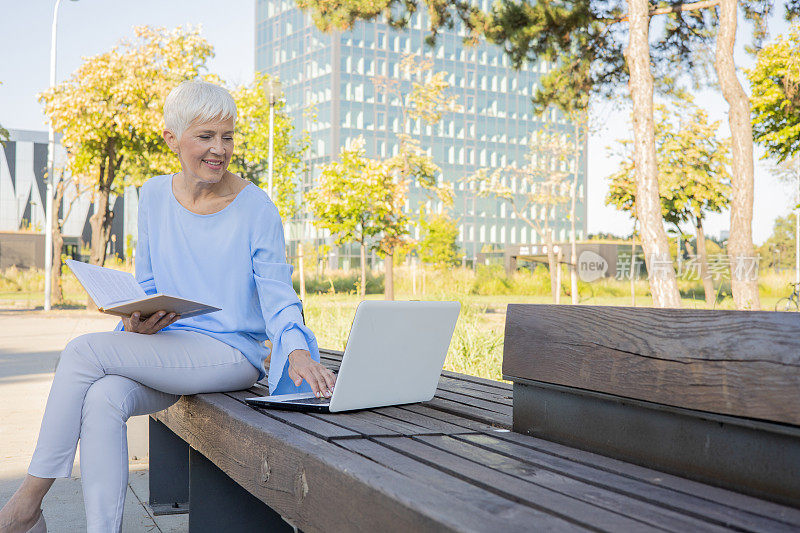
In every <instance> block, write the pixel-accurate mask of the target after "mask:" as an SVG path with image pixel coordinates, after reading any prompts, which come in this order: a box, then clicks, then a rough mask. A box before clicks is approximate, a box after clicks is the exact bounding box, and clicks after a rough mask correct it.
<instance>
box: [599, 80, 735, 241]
mask: <svg viewBox="0 0 800 533" xmlns="http://www.w3.org/2000/svg"><path fill="white" fill-rule="evenodd" d="M656 114H657V117H656V131H655V137H656V153H657V157H658V173H659V194H660V196H661V207H662V215H663V217H664V220H665V221H666V222H668V223H671V224H675V225H678V224H680V223H681V222H692V223H694V222H696V221H697V220H702V219H703V218H704V217H705V214H706V213H708V212H716V213H718V212H720V211H722V210H723V209H725V208H727V206H728V203H729V199H730V194H731V190H730V174H729V173H728V166H729V164H730V156H729V152H730V147H729V141H727V140H725V141H720V140H718V139H717V138H716V131H717V129H718V128H719V122H718V121H715V122H709V119H708V114H707V113H706V112H705V111H703V110H702V109H700V108H699V107H697V106H696V105H694V103H693V101H692V100H691V98H690V97H689V96H688V95H686V94H685V93H681V94H679V95H678V97H677V98H676V100H675V102H674V103H673V106H672V107H667V106H665V105H660V106H657V108H656ZM630 144H631V141H629V140H623V141H620V145H621V146H622V148H623V152H624V156H625V159H624V160H623V161H622V164H621V166H620V169H619V171H617V172H616V173H614V174H612V175H611V176H610V177H609V180H610V182H611V183H610V185H609V192H608V195H607V196H606V204H608V205H613V206H614V207H616V208H617V209H619V210H621V211H626V212H629V213H633V212H634V207H635V203H636V185H635V181H634V179H635V178H634V161H633V156H632V153H631V152H632V150H631V146H630Z"/></svg>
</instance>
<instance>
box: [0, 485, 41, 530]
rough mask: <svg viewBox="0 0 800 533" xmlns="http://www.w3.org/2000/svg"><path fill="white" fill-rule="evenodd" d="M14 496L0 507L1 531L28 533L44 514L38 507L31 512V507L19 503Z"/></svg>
mask: <svg viewBox="0 0 800 533" xmlns="http://www.w3.org/2000/svg"><path fill="white" fill-rule="evenodd" d="M14 496H16V494H15V495H14ZM14 496H12V497H11V499H10V500H9V501H8V503H6V505H5V506H4V507H3V508H2V509H0V533H26V532H27V531H28V530H29V529H30V528H32V527H33V526H34V525H35V524H36V522H37V521H38V520H39V516H40V515H41V514H42V511H41V509H39V508H38V507H37V508H35V509H34V512H33V514H31V512H30V509H29V508H26V506H24V505H19V504H18V503H19V502H17V501H15V500H16V498H15V497H14Z"/></svg>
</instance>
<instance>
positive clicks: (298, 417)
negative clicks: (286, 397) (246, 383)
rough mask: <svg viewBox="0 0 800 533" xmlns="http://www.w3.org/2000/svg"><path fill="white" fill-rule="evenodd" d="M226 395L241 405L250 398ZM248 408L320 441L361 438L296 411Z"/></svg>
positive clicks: (249, 393) (245, 395)
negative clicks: (309, 434)
mask: <svg viewBox="0 0 800 533" xmlns="http://www.w3.org/2000/svg"><path fill="white" fill-rule="evenodd" d="M226 395H227V396H230V397H231V398H234V399H236V400H238V401H239V402H242V403H244V399H245V398H250V397H252V393H251V392H246V391H237V392H229V393H226ZM248 407H250V406H248ZM250 408H251V409H256V410H257V411H258V412H260V413H262V414H264V415H265V416H269V417H272V418H274V419H276V420H280V421H281V422H283V423H285V424H289V425H290V426H292V427H295V428H298V429H301V430H303V431H305V432H307V433H311V434H312V435H315V436H317V437H319V438H321V439H325V440H331V439H342V438H352V437H360V436H361V434H360V433H356V432H354V431H350V430H349V429H347V428H343V427H342V426H337V425H336V424H331V423H330V422H326V421H324V420H319V419H318V418H314V417H313V416H311V415H310V414H308V413H301V412H297V411H280V410H278V409H260V408H255V407H250Z"/></svg>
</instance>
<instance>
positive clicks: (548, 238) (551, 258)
mask: <svg viewBox="0 0 800 533" xmlns="http://www.w3.org/2000/svg"><path fill="white" fill-rule="evenodd" d="M544 235H545V240H544V242H545V245H546V246H547V267H548V269H549V271H550V295H551V296H552V297H553V303H557V302H558V292H559V291H558V285H556V283H557V281H556V254H555V253H554V252H553V233H552V232H551V231H550V228H545V234H544Z"/></svg>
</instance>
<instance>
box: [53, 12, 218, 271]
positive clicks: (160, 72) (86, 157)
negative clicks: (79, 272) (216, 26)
mask: <svg viewBox="0 0 800 533" xmlns="http://www.w3.org/2000/svg"><path fill="white" fill-rule="evenodd" d="M134 35H135V39H134V40H132V41H126V40H123V41H121V42H120V44H118V45H117V46H115V47H114V48H113V49H112V50H111V51H109V52H105V53H103V54H99V55H96V56H93V57H89V58H87V59H86V60H85V61H84V63H83V64H82V65H81V66H80V67H79V68H78V69H77V70H76V71H75V72H74V73H73V74H72V76H70V78H69V79H67V80H66V81H64V82H62V83H60V84H58V85H57V86H55V87H52V88H50V89H48V90H47V91H45V92H43V93H41V94H40V95H39V99H40V101H41V102H42V103H44V106H45V114H46V115H47V118H48V120H49V121H50V123H51V124H52V126H53V129H54V130H55V131H57V132H60V133H61V134H62V144H63V145H64V147H65V148H66V149H67V150H68V152H69V161H68V166H67V170H68V172H69V173H70V174H72V175H74V176H80V177H81V179H83V180H85V182H86V183H88V184H89V185H90V186H91V189H92V191H93V201H94V214H93V215H92V217H91V219H90V224H91V227H92V247H91V250H92V251H91V259H90V261H91V263H92V264H96V265H102V264H103V263H104V262H105V259H106V246H107V243H108V240H109V237H110V233H111V223H112V220H113V216H114V214H113V212H112V211H111V205H110V203H109V196H110V194H111V193H112V192H113V193H115V194H121V193H122V191H123V189H124V188H125V186H127V185H137V186H138V185H141V184H142V183H143V182H144V181H145V180H146V179H147V178H149V177H150V176H152V175H154V174H162V173H167V172H171V171H174V170H177V169H178V163H177V160H176V159H175V158H174V156H173V155H172V154H171V153H170V152H169V150H168V148H167V147H166V144H165V143H164V142H163V139H162V138H161V132H162V129H163V126H162V124H163V121H162V110H163V105H164V99H165V98H166V96H167V94H168V93H169V91H170V90H171V89H172V88H173V87H175V86H176V85H177V84H179V83H180V82H181V81H184V80H189V79H194V78H197V77H198V76H200V75H201V73H202V72H203V71H204V70H205V62H206V60H207V59H208V58H209V57H211V56H212V55H213V50H212V47H211V45H210V44H209V43H208V42H206V41H205V40H204V39H202V38H201V37H200V32H199V30H198V29H191V28H186V29H184V28H177V29H175V30H171V31H168V30H166V29H164V28H157V29H152V28H147V27H137V28H134ZM58 253H59V254H60V250H59V251H58ZM59 256H60V255H58V256H57V257H59Z"/></svg>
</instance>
